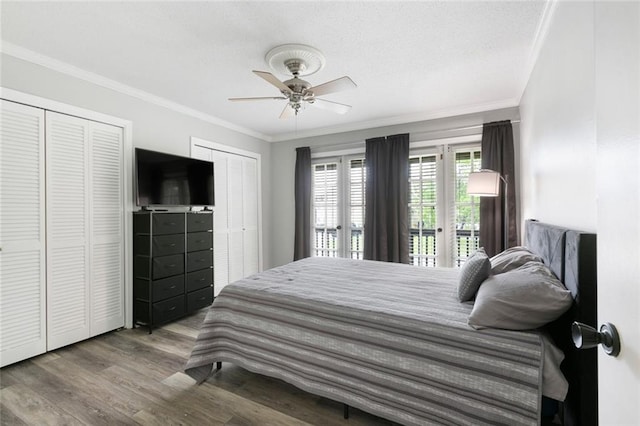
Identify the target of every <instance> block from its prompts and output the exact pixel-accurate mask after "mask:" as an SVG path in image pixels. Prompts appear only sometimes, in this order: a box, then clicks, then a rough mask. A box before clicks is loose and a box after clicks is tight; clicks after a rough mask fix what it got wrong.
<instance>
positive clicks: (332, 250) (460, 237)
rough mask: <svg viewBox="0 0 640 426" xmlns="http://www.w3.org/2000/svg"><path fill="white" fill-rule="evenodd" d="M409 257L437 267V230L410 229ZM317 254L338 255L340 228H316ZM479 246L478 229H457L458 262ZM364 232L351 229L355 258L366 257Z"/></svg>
mask: <svg viewBox="0 0 640 426" xmlns="http://www.w3.org/2000/svg"><path fill="white" fill-rule="evenodd" d="M408 243H409V250H410V253H409V257H410V262H411V264H413V265H418V266H436V257H437V254H438V253H437V245H436V230H435V229H422V232H421V230H420V229H418V228H410V229H409V241H408ZM315 247H316V248H315V255H316V256H326V257H337V256H338V230H337V229H336V228H315ZM478 247H479V241H478V232H477V231H471V230H464V229H457V230H456V238H455V256H454V259H453V261H454V265H455V266H457V267H460V266H462V264H464V262H465V260H466V259H467V258H468V257H469V256H470V255H471V253H473V252H474V251H476V250H477V249H478ZM363 252H364V233H363V230H362V229H352V230H351V251H350V256H349V257H351V258H352V259H363Z"/></svg>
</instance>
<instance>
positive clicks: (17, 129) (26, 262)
mask: <svg viewBox="0 0 640 426" xmlns="http://www.w3.org/2000/svg"><path fill="white" fill-rule="evenodd" d="M0 102H1V104H0V109H1V114H0V120H1V121H0V140H1V141H2V142H1V145H0V247H1V250H0V367H4V366H5V365H9V364H12V363H14V362H17V361H20V360H23V359H26V358H29V357H32V356H34V355H38V354H41V353H44V352H45V351H46V343H47V341H46V317H45V312H46V311H45V303H46V296H45V288H46V287H45V277H46V269H45V221H44V220H45V216H44V203H45V192H44V191H45V183H44V177H45V169H44V111H43V110H41V109H38V108H33V107H28V106H25V105H21V104H16V103H13V102H7V101H4V100H3V101H0Z"/></svg>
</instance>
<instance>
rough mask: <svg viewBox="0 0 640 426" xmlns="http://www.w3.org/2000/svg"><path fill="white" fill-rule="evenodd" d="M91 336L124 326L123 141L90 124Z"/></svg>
mask: <svg viewBox="0 0 640 426" xmlns="http://www.w3.org/2000/svg"><path fill="white" fill-rule="evenodd" d="M89 142H90V144H89V147H90V163H89V168H90V176H91V184H90V185H91V189H90V197H91V198H90V204H91V218H90V223H91V238H90V243H91V251H90V261H91V280H90V282H91V305H90V308H91V311H90V312H91V335H92V336H95V335H97V334H101V333H104V332H107V331H110V330H113V329H116V328H119V327H123V326H124V259H123V255H124V253H123V250H124V247H123V241H124V230H123V226H124V222H123V221H124V209H123V198H122V197H123V195H122V179H123V170H122V167H123V163H124V161H123V138H122V129H121V128H120V127H115V126H110V125H107V124H102V123H96V122H90V124H89Z"/></svg>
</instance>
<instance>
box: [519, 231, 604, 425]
mask: <svg viewBox="0 0 640 426" xmlns="http://www.w3.org/2000/svg"><path fill="white" fill-rule="evenodd" d="M525 245H526V246H527V247H528V248H529V249H530V250H531V251H533V252H534V253H536V254H537V255H538V256H540V257H542V259H543V261H544V263H545V264H546V265H547V266H549V268H550V269H551V270H552V271H553V273H554V274H556V276H557V277H558V278H559V279H560V280H561V281H562V282H563V283H564V285H565V286H566V287H567V289H569V290H570V291H571V294H572V295H573V299H574V301H575V303H574V305H573V307H572V308H571V310H569V311H568V312H567V313H566V314H564V315H563V316H562V317H561V318H559V319H558V320H556V321H554V322H553V323H551V324H549V325H548V326H547V328H548V331H549V333H550V334H551V336H552V337H553V339H554V341H555V342H556V344H557V345H558V346H559V347H560V348H561V349H562V350H563V351H564V353H565V360H564V361H563V363H562V371H563V373H564V375H565V377H566V378H567V380H568V381H569V393H568V395H567V399H566V400H565V402H564V404H563V413H562V414H563V424H564V425H565V426H574V425H596V424H597V422H598V359H597V352H596V351H595V350H594V349H590V350H578V349H576V348H575V346H574V345H573V341H572V339H571V323H572V322H573V321H579V322H582V323H585V324H588V325H591V326H595V325H596V322H597V316H598V315H597V312H598V306H597V266H596V265H597V261H596V259H597V256H596V255H597V250H596V235H595V234H592V233H588V232H581V231H575V230H570V229H566V228H562V227H559V226H555V225H549V224H545V223H542V222H538V221H535V220H527V221H526V223H525Z"/></svg>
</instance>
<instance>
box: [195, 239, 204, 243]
mask: <svg viewBox="0 0 640 426" xmlns="http://www.w3.org/2000/svg"><path fill="white" fill-rule="evenodd" d="M204 242H205V240H198V241H196V243H204Z"/></svg>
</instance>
